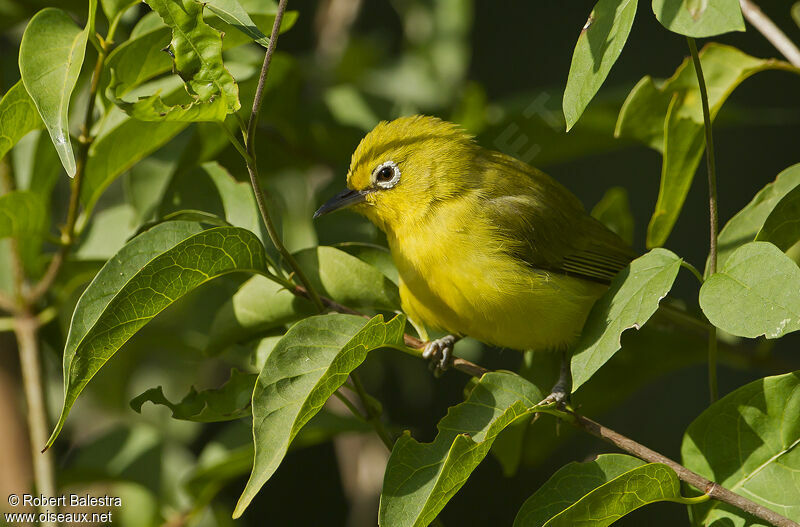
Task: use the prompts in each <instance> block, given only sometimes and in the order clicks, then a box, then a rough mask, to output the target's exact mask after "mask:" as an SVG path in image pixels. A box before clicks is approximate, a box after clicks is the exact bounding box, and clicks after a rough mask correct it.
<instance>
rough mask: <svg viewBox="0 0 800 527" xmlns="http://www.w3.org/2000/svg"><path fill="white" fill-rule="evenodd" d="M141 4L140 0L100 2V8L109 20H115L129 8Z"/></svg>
mask: <svg viewBox="0 0 800 527" xmlns="http://www.w3.org/2000/svg"><path fill="white" fill-rule="evenodd" d="M138 3H139V0H100V7H102V8H103V13H105V15H106V18H107V19H108V20H114V18H115V17H116V16H117V15H121V14H122V13H124V12H125V11H126V10H127V9H128V8H129V7H133V6H135V5H136V4H138Z"/></svg>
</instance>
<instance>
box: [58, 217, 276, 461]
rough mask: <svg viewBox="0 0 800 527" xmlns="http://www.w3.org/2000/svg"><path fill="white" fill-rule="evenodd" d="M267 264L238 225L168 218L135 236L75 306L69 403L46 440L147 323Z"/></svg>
mask: <svg viewBox="0 0 800 527" xmlns="http://www.w3.org/2000/svg"><path fill="white" fill-rule="evenodd" d="M265 266H266V262H265V256H264V248H263V246H262V245H261V242H260V241H259V240H258V238H256V236H255V235H254V234H253V233H251V232H250V231H246V230H244V229H240V228H238V227H215V228H212V229H208V230H202V228H201V227H200V226H199V225H198V224H196V223H191V222H170V223H162V224H161V225H157V226H155V227H153V228H152V229H150V230H149V231H147V232H145V233H143V234H141V235H139V236H137V237H136V238H134V239H133V240H131V241H130V242H128V243H127V244H126V245H125V246H124V247H123V248H122V249H121V250H120V251H119V252H118V253H117V254H116V256H114V257H112V258H111V259H110V260H109V261H108V262H107V263H106V264H105V265H104V266H103V268H102V269H101V270H100V272H99V273H98V274H97V276H96V277H95V278H94V280H92V283H91V284H89V287H87V288H86V290H85V291H84V292H83V295H81V298H80V300H78V304H77V305H76V306H75V312H74V313H73V315H72V323H71V325H70V329H69V335H68V336H67V344H66V347H65V349H64V406H63V408H62V410H61V417H60V418H59V420H58V424H57V425H56V428H55V430H54V431H53V434H52V436H51V437H50V440H49V441H48V442H47V446H50V445H52V444H53V441H55V439H56V437H58V434H59V432H60V431H61V428H62V427H63V426H64V421H65V420H66V418H67V415H69V411H70V409H71V408H72V405H73V404H74V403H75V400H76V399H77V398H78V395H79V394H80V393H81V391H83V389H84V388H85V387H86V385H87V384H88V383H89V381H90V380H91V378H92V377H93V376H94V375H95V374H96V373H97V372H98V371H99V370H100V368H101V367H102V366H103V365H104V364H105V363H106V362H107V361H108V360H109V359H110V358H111V357H112V356H113V355H114V354H115V353H116V352H117V350H119V349H120V347H122V345H123V344H125V342H127V341H128V340H129V339H130V338H131V337H132V336H133V335H134V334H135V333H136V332H137V331H138V330H139V329H141V328H142V326H144V325H145V324H147V323H148V322H149V321H150V320H151V319H152V318H153V317H155V316H156V315H157V314H158V313H160V312H161V311H163V310H164V309H165V308H167V307H168V306H169V305H170V304H172V303H173V302H175V301H176V300H177V299H179V298H180V297H182V296H183V295H185V294H186V293H188V292H190V291H192V290H194V289H195V288H197V287H198V286H200V285H202V284H204V283H205V282H207V281H209V280H211V279H213V278H216V277H218V276H221V275H224V274H227V273H232V272H235V271H245V272H250V273H258V272H263V271H264V269H265Z"/></svg>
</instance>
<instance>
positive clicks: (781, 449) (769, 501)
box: [681, 372, 800, 527]
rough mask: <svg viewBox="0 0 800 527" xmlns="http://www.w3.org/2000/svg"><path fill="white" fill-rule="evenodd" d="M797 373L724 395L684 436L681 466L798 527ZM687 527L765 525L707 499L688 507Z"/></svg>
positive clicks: (799, 378) (799, 396)
mask: <svg viewBox="0 0 800 527" xmlns="http://www.w3.org/2000/svg"><path fill="white" fill-rule="evenodd" d="M799 409H800V373H798V372H793V373H787V374H784V375H777V376H774V377H766V378H764V379H759V380H757V381H754V382H751V383H750V384H747V385H746V386H743V387H741V388H739V389H738V390H735V391H734V392H732V393H730V394H728V395H726V396H725V397H723V398H722V399H720V400H719V401H717V402H716V403H714V404H712V405H711V406H710V407H708V408H707V409H706V410H705V411H704V412H703V413H702V414H700V417H698V418H697V419H695V420H694V422H692V424H691V425H689V428H688V429H687V430H686V433H685V434H684V436H683V445H682V447H681V456H682V459H683V464H684V465H685V466H686V467H687V468H688V469H690V470H693V471H695V472H697V473H698V474H700V475H701V476H704V477H706V478H708V479H710V480H711V481H715V482H717V483H719V484H720V485H721V486H723V487H725V488H726V489H730V490H732V491H733V492H735V493H737V494H740V495H742V496H744V497H746V498H747V499H750V500H752V501H755V502H756V503H759V504H761V505H763V506H765V507H767V508H768V509H770V510H773V511H775V512H777V513H779V514H782V515H783V516H786V517H787V518H789V519H791V520H794V521H796V522H800V500H798V499H797V496H798V495H800V484H798V481H797V474H798V472H800V420H798V419H797V418H796V416H797V412H798V410H799ZM692 524H693V525H696V526H700V525H732V526H734V525H735V526H737V527H739V526H744V525H764V520H758V519H756V518H753V517H751V516H748V515H746V514H745V513H744V512H742V511H741V510H739V509H737V508H734V507H732V506H731V505H727V504H725V503H723V502H721V501H717V500H711V501H709V502H707V503H705V504H702V505H697V506H694V507H692Z"/></svg>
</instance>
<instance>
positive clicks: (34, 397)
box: [14, 313, 56, 526]
mask: <svg viewBox="0 0 800 527" xmlns="http://www.w3.org/2000/svg"><path fill="white" fill-rule="evenodd" d="M38 326H39V321H38V320H37V319H36V317H35V316H34V315H33V314H31V313H25V314H21V315H18V316H17V317H16V318H15V320H14V333H15V334H16V337H17V346H18V348H19V361H20V369H21V370H22V385H23V386H24V388H25V400H26V402H27V407H28V408H27V410H28V412H27V413H28V430H29V432H30V436H31V437H30V442H31V446H32V447H33V445H43V444H45V443H46V442H47V436H48V425H47V410H46V408H45V401H44V386H43V384H42V367H41V364H40V362H39V345H38V342H37V338H36V332H37V329H38ZM31 453H32V456H33V474H34V481H35V482H36V492H37V493H38V494H43V495H45V496H56V483H55V481H56V478H55V471H54V469H53V454H52V453H44V454H41V453H39V451H38V449H37V448H35V447H33V448H31ZM41 524H42V525H52V526H54V525H56V524H55V522H47V521H45V522H41Z"/></svg>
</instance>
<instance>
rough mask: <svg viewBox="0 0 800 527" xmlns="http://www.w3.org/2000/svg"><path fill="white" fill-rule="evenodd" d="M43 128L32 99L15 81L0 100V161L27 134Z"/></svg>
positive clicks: (19, 83) (20, 84)
mask: <svg viewBox="0 0 800 527" xmlns="http://www.w3.org/2000/svg"><path fill="white" fill-rule="evenodd" d="M42 126H44V124H43V123H42V119H41V118H40V117H39V113H38V111H37V110H36V105H35V104H34V103H33V99H31V96H30V95H28V92H27V91H26V90H25V86H24V85H23V84H22V81H17V83H16V84H15V85H13V86H12V87H11V88H9V90H8V91H7V92H6V94H5V95H4V96H3V99H2V100H0V159H2V158H3V157H4V156H5V155H6V154H7V153H8V151H9V150H11V148H12V147H13V146H14V145H15V144H17V141H19V140H20V139H22V138H23V137H25V135H27V134H28V132H30V131H32V130H37V129H39V128H41V127H42Z"/></svg>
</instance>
